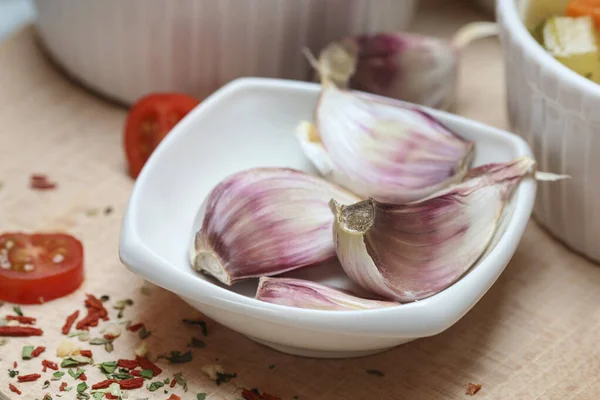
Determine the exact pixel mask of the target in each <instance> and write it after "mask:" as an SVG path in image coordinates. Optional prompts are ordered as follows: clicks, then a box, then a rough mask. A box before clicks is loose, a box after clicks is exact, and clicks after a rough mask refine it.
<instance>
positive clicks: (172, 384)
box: [169, 378, 177, 387]
mask: <svg viewBox="0 0 600 400" xmlns="http://www.w3.org/2000/svg"><path fill="white" fill-rule="evenodd" d="M176 383H177V379H175V378H173V380H172V381H171V384H170V385H169V387H175V384H176Z"/></svg>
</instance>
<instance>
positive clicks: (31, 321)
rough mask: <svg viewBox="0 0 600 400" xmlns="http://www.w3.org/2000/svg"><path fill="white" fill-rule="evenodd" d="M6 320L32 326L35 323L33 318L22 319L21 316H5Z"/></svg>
mask: <svg viewBox="0 0 600 400" xmlns="http://www.w3.org/2000/svg"><path fill="white" fill-rule="evenodd" d="M6 320H7V321H17V322H19V323H20V324H25V325H33V324H35V321H36V319H35V318H32V317H24V316H22V315H7V316H6Z"/></svg>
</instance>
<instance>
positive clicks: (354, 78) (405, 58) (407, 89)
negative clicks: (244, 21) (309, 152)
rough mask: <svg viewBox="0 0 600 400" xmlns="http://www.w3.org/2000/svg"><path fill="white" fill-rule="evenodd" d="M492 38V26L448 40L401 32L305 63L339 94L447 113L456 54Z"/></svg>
mask: <svg viewBox="0 0 600 400" xmlns="http://www.w3.org/2000/svg"><path fill="white" fill-rule="evenodd" d="M497 33H498V27H497V24H495V23H492V22H474V23H470V24H467V25H465V26H463V27H462V28H461V29H459V30H458V31H457V32H456V34H455V35H454V36H453V37H452V39H451V40H445V39H440V38H436V37H429V36H423V35H417V34H410V33H406V32H398V33H377V34H368V35H360V36H355V37H348V38H345V39H343V40H341V41H338V42H333V43H330V44H329V45H328V46H327V47H325V49H323V50H322V51H321V53H320V54H319V59H318V60H316V59H314V57H312V56H311V55H309V54H307V57H308V58H309V61H310V62H311V64H312V65H313V67H314V68H315V69H316V70H317V72H318V73H319V75H320V76H321V79H323V80H329V81H331V82H332V83H334V84H335V85H337V86H338V87H340V88H346V87H350V88H352V89H357V90H362V91H365V92H369V93H374V94H377V95H381V96H386V97H391V98H395V99H399V100H403V101H408V102H411V103H416V104H421V105H424V106H428V107H433V108H440V109H447V108H449V107H450V106H451V105H452V103H453V101H454V98H455V93H456V84H457V75H458V74H457V69H458V68H457V67H458V61H459V56H460V50H461V49H463V48H464V47H466V46H467V45H468V44H469V43H471V42H472V41H474V40H477V39H480V38H484V37H487V36H492V35H496V34H497ZM305 53H306V51H305Z"/></svg>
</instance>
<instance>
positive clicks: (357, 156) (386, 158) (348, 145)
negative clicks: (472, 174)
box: [296, 85, 474, 203]
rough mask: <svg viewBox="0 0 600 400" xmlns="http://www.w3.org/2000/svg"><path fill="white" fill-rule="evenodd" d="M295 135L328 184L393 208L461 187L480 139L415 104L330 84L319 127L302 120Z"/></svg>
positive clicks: (318, 112) (319, 111)
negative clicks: (466, 135) (461, 133)
mask: <svg viewBox="0 0 600 400" xmlns="http://www.w3.org/2000/svg"><path fill="white" fill-rule="evenodd" d="M316 133H318V140H317V139H316V138H315V134H316ZM296 135H297V138H298V139H299V141H300V143H301V147H302V149H303V151H304V153H305V155H306V156H307V157H308V158H309V159H310V160H311V162H312V163H313V164H314V165H315V166H316V167H317V169H319V171H320V172H321V173H322V174H323V175H324V176H325V177H326V178H327V179H329V180H331V181H333V182H335V183H337V184H339V185H341V186H343V187H345V188H347V189H349V190H351V191H352V192H354V193H356V194H358V195H359V196H361V197H363V198H367V197H371V198H374V199H376V200H378V201H383V202H388V203H406V202H410V201H414V200H418V199H420V198H423V197H425V196H428V195H429V194H431V193H434V192H435V191H437V190H440V189H442V188H444V187H446V186H448V185H450V184H452V183H455V182H459V181H460V180H461V179H462V177H463V176H464V174H465V173H466V171H467V170H468V167H469V165H470V163H471V160H472V158H473V155H474V144H473V142H469V141H467V140H465V139H463V138H461V137H459V136H458V135H456V134H455V133H453V132H452V131H451V130H449V129H448V128H446V127H445V126H443V125H442V124H441V123H439V122H438V121H437V120H436V119H435V118H433V117H431V116H430V115H428V114H427V113H425V112H423V111H422V110H420V109H418V108H416V107H413V106H410V105H407V104H404V103H400V102H397V101H393V100H389V101H387V100H385V99H383V98H373V97H371V96H368V95H367V96H362V95H357V94H354V93H351V92H349V91H346V90H340V89H338V88H336V87H335V86H333V85H326V86H324V87H323V91H322V93H321V96H320V98H319V103H318V105H317V109H316V113H315V123H314V125H309V124H307V123H306V122H304V123H302V124H301V125H300V126H299V127H298V130H297V133H296Z"/></svg>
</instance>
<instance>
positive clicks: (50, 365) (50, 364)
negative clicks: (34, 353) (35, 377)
mask: <svg viewBox="0 0 600 400" xmlns="http://www.w3.org/2000/svg"><path fill="white" fill-rule="evenodd" d="M42 366H43V367H44V372H46V368H50V369H53V370H55V371H58V365H57V364H56V363H55V362H52V361H48V360H42Z"/></svg>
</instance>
